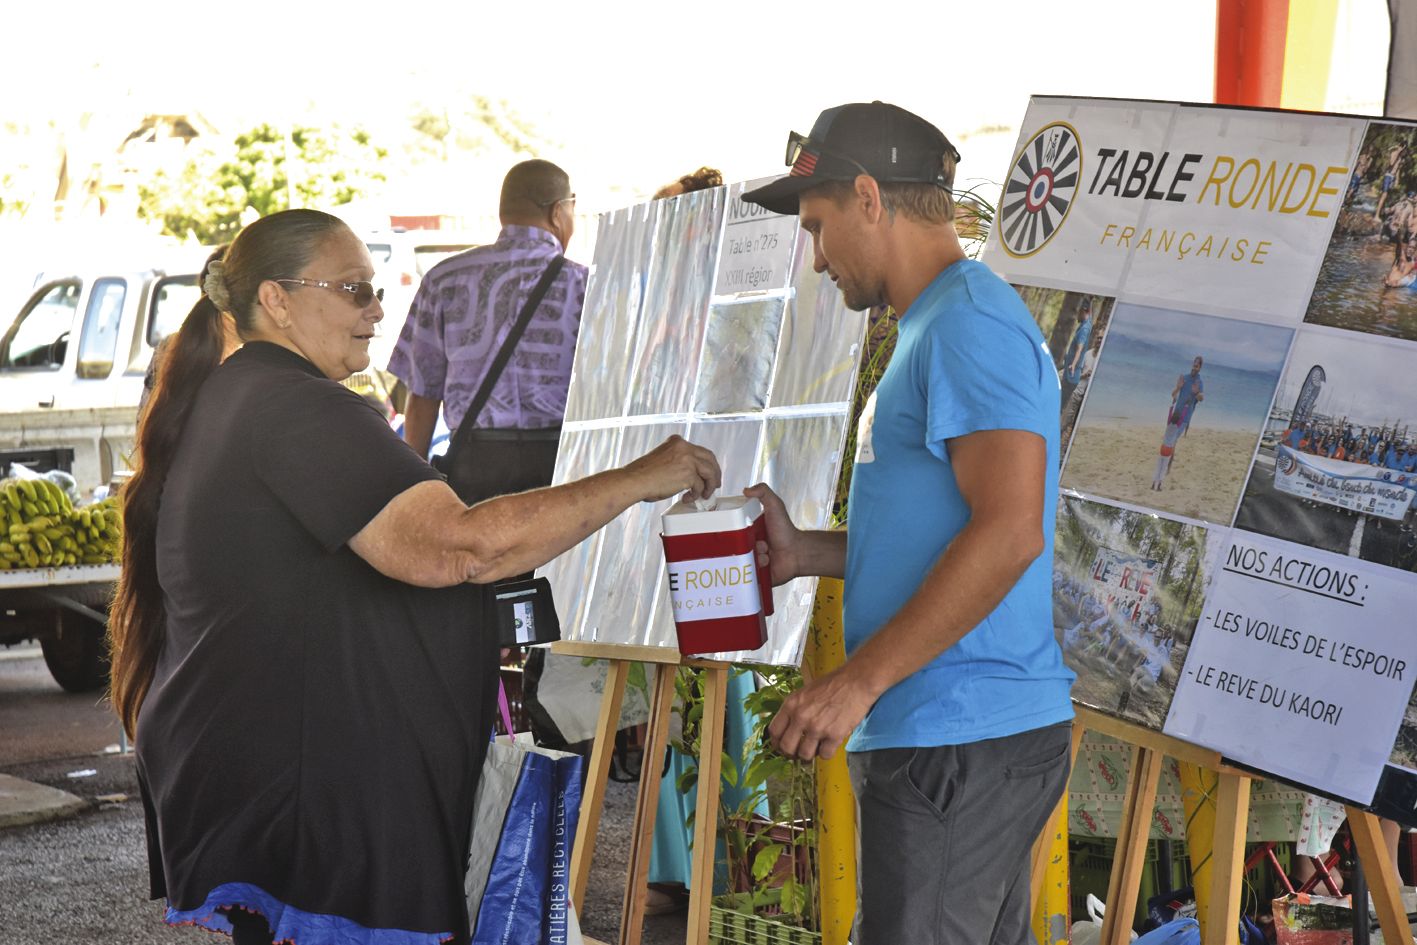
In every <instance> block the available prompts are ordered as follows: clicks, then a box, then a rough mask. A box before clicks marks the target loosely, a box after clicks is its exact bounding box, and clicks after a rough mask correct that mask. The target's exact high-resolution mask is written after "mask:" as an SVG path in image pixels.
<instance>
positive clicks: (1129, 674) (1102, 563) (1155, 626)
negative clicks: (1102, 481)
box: [1053, 497, 1210, 729]
mask: <svg viewBox="0 0 1417 945" xmlns="http://www.w3.org/2000/svg"><path fill="white" fill-rule="evenodd" d="M1208 547H1209V542H1208V533H1207V531H1206V529H1204V528H1201V527H1197V526H1193V525H1186V524H1183V523H1181V522H1173V521H1169V520H1166V519H1163V518H1160V517H1158V516H1155V515H1148V514H1146V513H1142V512H1134V511H1130V510H1126V509H1119V508H1114V507H1112V506H1108V505H1102V504H1100V503H1097V502H1089V501H1087V500H1084V499H1078V498H1071V497H1064V498H1063V500H1062V501H1060V502H1059V504H1058V523H1057V531H1056V541H1055V545H1054V552H1053V627H1054V631H1055V632H1056V633H1057V636H1058V642H1059V644H1060V645H1061V646H1062V648H1063V659H1064V660H1066V661H1067V664H1068V666H1069V667H1070V668H1071V669H1072V670H1073V672H1075V673H1077V677H1078V678H1077V682H1076V683H1074V684H1073V698H1074V699H1075V700H1077V701H1079V702H1082V703H1084V704H1086V705H1090V706H1093V707H1095V708H1097V709H1100V710H1101V711H1104V712H1107V713H1110V714H1112V715H1119V716H1121V717H1122V718H1125V719H1128V720H1130V721H1133V722H1137V723H1138V724H1141V725H1145V726H1148V727H1150V728H1155V729H1159V728H1160V727H1161V725H1162V723H1163V722H1164V721H1165V719H1166V713H1167V710H1168V709H1169V708H1170V706H1171V697H1172V696H1173V695H1175V692H1176V680H1177V677H1178V675H1179V673H1180V669H1181V664H1182V663H1184V662H1185V659H1186V650H1187V648H1188V647H1189V646H1190V642H1191V636H1192V634H1193V633H1194V632H1195V628H1196V622H1197V620H1198V619H1199V618H1200V614H1201V605H1202V602H1203V599H1204V596H1205V594H1204V591H1205V584H1206V581H1207V580H1208V576H1209V570H1210V569H1209V566H1208V564H1209V561H1208Z"/></svg>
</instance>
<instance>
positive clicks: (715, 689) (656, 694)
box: [551, 641, 729, 945]
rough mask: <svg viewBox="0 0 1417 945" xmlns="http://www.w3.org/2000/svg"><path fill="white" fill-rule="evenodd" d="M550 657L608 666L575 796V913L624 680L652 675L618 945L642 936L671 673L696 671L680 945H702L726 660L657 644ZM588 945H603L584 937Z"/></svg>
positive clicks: (561, 650)
mask: <svg viewBox="0 0 1417 945" xmlns="http://www.w3.org/2000/svg"><path fill="white" fill-rule="evenodd" d="M551 652H552V653H555V654H556V655H558V656H576V657H590V658H593V659H603V660H607V661H609V664H610V668H609V671H608V672H607V674H606V678H605V693H604V695H602V696H601V702H600V715H599V717H598V719H597V721H596V727H595V741H594V743H593V746H592V748H591V754H590V766H589V768H588V770H587V771H586V780H585V789H584V791H583V793H582V797H581V817H580V826H579V828H578V829H577V831H576V843H575V846H574V847H573V848H572V850H571V877H570V880H571V900H572V902H574V903H575V905H576V912H577V913H578V914H582V913H583V907H584V905H585V890H586V882H587V881H588V880H589V878H590V866H591V860H592V858H593V857H594V856H595V838H596V834H597V833H598V831H599V828H600V813H601V809H602V808H603V807H604V805H605V787H606V784H607V782H608V781H609V777H610V754H611V751H612V750H613V749H614V746H615V728H616V724H617V723H618V722H619V720H620V708H621V705H622V704H623V703H624V701H625V682H626V680H627V679H628V678H629V672H630V664H631V663H651V664H654V666H655V668H656V671H655V674H654V686H653V688H652V689H651V691H650V701H649V725H648V732H647V734H646V737H645V749H644V759H645V761H644V763H643V764H642V765H641V766H640V786H639V792H638V794H637V795H636V801H635V819H634V825H633V827H632V828H631V832H630V861H629V864H628V867H627V869H626V871H625V900H624V908H623V909H622V910H621V919H620V945H639V941H640V936H641V935H642V934H643V933H644V919H645V899H646V896H647V895H648V891H649V890H648V885H647V883H648V881H649V860H650V853H651V850H652V849H653V845H654V826H655V815H656V814H657V813H658V811H659V782H660V780H661V778H662V776H663V767H662V765H661V764H660V763H659V759H661V758H663V757H664V751H665V749H666V748H667V747H668V743H669V716H670V713H671V711H672V710H673V705H674V675H675V670H676V669H677V668H678V667H680V666H693V667H696V668H699V669H702V670H704V676H703V687H704V715H703V717H704V720H705V724H704V726H703V732H702V735H701V736H700V750H699V776H698V794H697V796H696V798H695V806H694V810H695V813H694V845H693V853H692V861H691V866H690V874H689V875H690V881H689V919H688V936H687V945H708V932H709V905H710V903H711V900H712V899H713V861H714V848H715V846H716V845H717V839H718V830H717V828H718V796H719V778H720V776H721V773H722V759H723V725H721V724H709V721H710V720H717V719H722V718H723V713H724V709H725V706H726V704H727V696H728V669H729V664H728V663H722V662H717V661H712V660H694V659H685V658H683V657H682V656H680V654H679V652H678V651H677V650H672V649H669V648H667V647H658V646H628V645H621V644H607V643H577V642H568V641H563V642H561V643H553V644H552V645H551ZM586 942H587V943H588V945H604V943H601V942H596V941H595V940H594V939H590V938H587V939H586Z"/></svg>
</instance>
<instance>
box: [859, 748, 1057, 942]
mask: <svg viewBox="0 0 1417 945" xmlns="http://www.w3.org/2000/svg"><path fill="white" fill-rule="evenodd" d="M1071 734H1072V725H1071V723H1068V722H1063V723H1061V724H1059V725H1052V726H1049V727H1047V728H1040V729H1034V730H1033V731H1030V732H1022V733H1020V734H1018V735H1010V736H1007V737H1005V738H994V739H989V740H988V741H982V742H971V743H970V744H967V745H945V746H942V747H939V748H885V749H880V750H877V751H863V752H852V753H851V754H850V755H849V756H848V759H849V766H850V769H851V783H852V787H854V788H855V790H856V802H857V805H858V807H859V810H860V816H861V820H860V823H861V833H860V837H861V856H860V870H859V872H858V877H859V878H858V883H859V889H858V893H859V895H858V901H857V907H856V929H855V934H854V935H853V936H852V942H853V943H854V945H931V943H939V945H1025V943H1029V942H1032V941H1033V936H1032V932H1031V931H1030V929H1029V924H1030V919H1031V911H1032V910H1031V904H1030V902H1029V882H1028V877H1029V863H1030V857H1029V854H1030V852H1031V850H1032V847H1033V841H1034V840H1035V839H1036V838H1037V837H1038V834H1039V833H1040V832H1041V831H1042V830H1043V827H1044V825H1045V824H1046V823H1047V821H1048V816H1049V815H1050V814H1051V813H1052V812H1053V808H1054V806H1055V805H1056V804H1057V802H1058V798H1059V797H1061V796H1062V792H1063V789H1064V787H1065V786H1066V785H1067V780H1068V768H1069V757H1068V748H1069V743H1070V741H1071Z"/></svg>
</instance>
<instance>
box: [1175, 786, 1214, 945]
mask: <svg viewBox="0 0 1417 945" xmlns="http://www.w3.org/2000/svg"><path fill="white" fill-rule="evenodd" d="M1178 764H1179V765H1180V769H1181V804H1182V806H1183V807H1184V809H1185V811H1186V852H1187V853H1188V854H1189V855H1190V858H1191V885H1192V886H1193V887H1194V889H1195V892H1196V921H1197V922H1199V923H1200V927H1201V928H1203V929H1204V928H1209V926H1208V925H1207V924H1206V919H1207V918H1208V917H1209V916H1210V900H1211V894H1210V886H1211V878H1212V877H1213V876H1214V875H1215V871H1214V869H1213V866H1214V862H1213V855H1212V854H1213V851H1214V849H1215V795H1216V790H1217V789H1218V788H1219V786H1220V775H1219V774H1218V773H1217V772H1214V771H1209V770H1207V769H1205V768H1202V767H1201V766H1200V765H1196V764H1190V763H1188V762H1185V761H1182V762H1178Z"/></svg>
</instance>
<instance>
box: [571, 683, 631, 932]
mask: <svg viewBox="0 0 1417 945" xmlns="http://www.w3.org/2000/svg"><path fill="white" fill-rule="evenodd" d="M629 673H630V663H629V661H628V660H611V661H610V667H609V669H608V670H607V672H606V675H605V694H604V695H602V696H601V697H600V717H599V719H598V720H597V721H596V724H595V741H594V743H593V746H592V748H591V751H590V769H589V770H588V771H586V775H585V791H584V795H583V797H582V798H581V819H580V825H579V829H578V830H577V831H576V844H575V847H574V848H573V849H572V850H571V900H572V901H573V902H574V903H575V904H576V912H577V914H579V915H585V888H586V882H587V881H588V880H589V879H590V864H591V860H592V859H593V858H594V856H595V836H596V833H597V832H598V831H599V829H600V811H601V809H602V808H603V807H604V806H605V785H606V782H607V781H609V780H610V756H611V754H613V753H614V751H615V726H616V725H617V724H618V723H619V721H620V707H621V705H622V704H623V703H624V701H625V681H626V679H628V678H629Z"/></svg>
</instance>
